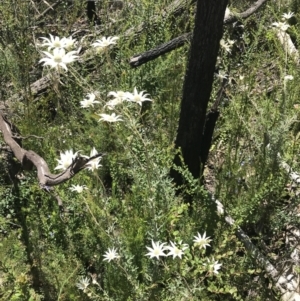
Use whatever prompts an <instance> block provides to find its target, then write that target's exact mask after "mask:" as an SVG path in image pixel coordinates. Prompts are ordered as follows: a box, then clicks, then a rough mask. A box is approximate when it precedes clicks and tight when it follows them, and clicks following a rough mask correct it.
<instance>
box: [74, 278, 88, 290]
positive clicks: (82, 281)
mask: <svg viewBox="0 0 300 301" xmlns="http://www.w3.org/2000/svg"><path fill="white" fill-rule="evenodd" d="M89 285H90V280H89V279H88V278H87V277H85V278H84V277H81V279H80V280H79V282H77V283H76V286H77V287H78V288H79V289H80V290H83V292H84V293H85V291H86V289H87V287H88V286H89Z"/></svg>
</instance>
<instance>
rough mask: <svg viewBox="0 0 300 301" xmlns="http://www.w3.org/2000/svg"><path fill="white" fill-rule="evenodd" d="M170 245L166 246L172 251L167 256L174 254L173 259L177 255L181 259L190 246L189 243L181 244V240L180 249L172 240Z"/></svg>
mask: <svg viewBox="0 0 300 301" xmlns="http://www.w3.org/2000/svg"><path fill="white" fill-rule="evenodd" d="M170 244H171V245H170V246H166V247H165V249H166V250H169V251H170V252H169V253H168V254H167V256H173V259H175V258H176V257H179V258H180V259H181V256H182V255H183V254H184V252H183V251H184V250H186V249H187V248H188V245H187V244H183V245H181V242H180V243H179V247H180V249H179V248H178V247H177V246H176V245H175V243H173V242H172V241H170Z"/></svg>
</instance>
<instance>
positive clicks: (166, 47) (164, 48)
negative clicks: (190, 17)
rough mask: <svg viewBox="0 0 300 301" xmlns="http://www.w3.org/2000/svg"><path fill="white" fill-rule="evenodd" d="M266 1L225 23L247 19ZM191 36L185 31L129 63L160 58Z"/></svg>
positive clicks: (228, 19) (137, 56)
mask: <svg viewBox="0 0 300 301" xmlns="http://www.w3.org/2000/svg"><path fill="white" fill-rule="evenodd" d="M266 1H268V0H259V1H257V2H256V3H255V4H254V5H253V6H251V7H250V8H249V9H247V10H246V11H244V12H243V13H239V14H235V15H232V14H229V16H228V17H227V18H225V19H224V24H225V25H226V24H230V23H233V22H235V21H237V20H238V19H245V18H247V17H249V16H250V15H252V14H253V13H255V12H256V11H257V10H258V9H259V8H260V7H261V6H262V5H263V4H264V3H265V2H266ZM191 38H192V33H191V32H189V33H185V34H183V35H182V36H179V37H177V38H175V39H173V40H171V41H169V42H166V43H164V44H161V45H159V46H157V47H155V48H153V49H151V50H148V51H146V52H143V53H139V54H136V55H134V56H133V57H131V58H130V60H129V65H130V66H131V67H138V66H141V65H143V64H145V63H147V62H149V61H152V60H154V59H156V58H158V57H159V56H161V55H163V54H165V53H168V52H170V51H172V50H174V49H177V48H179V47H181V46H183V45H184V44H185V43H187V42H190V40H191Z"/></svg>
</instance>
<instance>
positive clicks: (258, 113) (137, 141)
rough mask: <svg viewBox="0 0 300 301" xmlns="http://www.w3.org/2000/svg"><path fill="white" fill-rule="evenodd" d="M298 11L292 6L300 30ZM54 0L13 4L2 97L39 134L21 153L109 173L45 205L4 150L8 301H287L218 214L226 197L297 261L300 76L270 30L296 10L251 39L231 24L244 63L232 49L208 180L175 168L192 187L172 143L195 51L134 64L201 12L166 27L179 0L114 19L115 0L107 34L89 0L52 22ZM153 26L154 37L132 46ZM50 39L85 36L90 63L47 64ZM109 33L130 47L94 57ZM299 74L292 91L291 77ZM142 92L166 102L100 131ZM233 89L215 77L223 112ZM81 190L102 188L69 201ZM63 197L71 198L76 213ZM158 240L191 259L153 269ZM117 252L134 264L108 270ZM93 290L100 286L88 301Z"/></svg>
mask: <svg viewBox="0 0 300 301" xmlns="http://www.w3.org/2000/svg"><path fill="white" fill-rule="evenodd" d="M244 2H247V1H232V3H231V5H232V6H234V7H235V8H236V9H237V10H243V9H245V8H246V7H247V5H248V4H247V3H244ZM296 2H297V1H292V4H291V7H293V9H294V12H295V13H296V18H298V15H299V11H298V9H297V7H298V6H297V3H296ZM55 3H56V2H55V1H47V2H46V1H23V0H14V1H1V3H0V19H1V21H0V24H1V26H2V25H3V26H2V27H1V35H0V53H1V55H0V79H1V96H2V99H3V100H6V101H7V104H8V105H9V107H10V110H11V112H10V116H9V119H10V120H12V121H13V123H14V124H16V125H17V126H18V128H19V130H20V133H21V135H22V136H23V137H26V139H25V138H24V139H23V141H22V143H23V147H24V148H25V149H28V150H33V151H35V152H36V153H38V154H39V155H40V156H42V157H43V158H44V159H45V160H46V162H47V163H48V164H49V167H50V169H51V170H52V171H53V170H54V168H55V166H56V165H57V161H56V160H57V158H58V157H59V154H60V152H64V151H66V150H69V149H71V148H72V149H73V150H74V151H77V150H80V153H81V154H89V153H90V150H91V148H92V147H95V148H96V149H97V150H98V151H99V152H103V153H104V154H105V155H104V156H103V159H102V161H101V164H102V167H101V168H100V169H98V170H95V171H94V172H90V171H88V170H84V171H82V172H81V173H79V174H77V175H76V176H75V177H73V178H72V179H71V180H70V181H68V182H66V183H64V184H61V185H59V186H58V187H56V191H55V193H54V192H53V191H52V192H51V191H50V193H49V194H47V193H46V192H44V191H43V190H41V188H40V187H39V185H38V183H37V177H36V172H35V171H26V172H25V171H22V170H18V172H17V173H16V174H17V176H18V177H19V178H20V180H19V182H18V184H16V183H13V182H12V178H11V177H10V176H9V170H11V168H12V166H11V165H9V164H11V162H14V161H13V159H12V158H11V157H12V155H11V154H9V153H8V154H7V152H5V151H3V152H2V151H1V160H0V170H1V177H0V184H1V185H0V186H1V187H0V299H1V300H17V301H19V300H20V301H22V300H32V301H33V300H35V301H38V300H50V301H51V300H60V301H64V300H66V301H67V300H114V301H118V300H120V301H121V300H122V301H123V300H128V301H129V300H164V301H168V300H175V301H177V300H178V301H179V300H228V301H229V300H272V298H273V299H274V298H276V297H274V294H276V293H275V292H274V291H273V290H272V289H270V287H271V286H270V284H269V283H267V280H266V277H265V272H264V270H263V268H261V267H258V266H257V265H256V263H255V261H254V260H253V259H252V258H251V257H250V256H249V255H248V254H247V252H246V250H245V248H244V246H243V244H242V243H241V242H240V241H239V240H238V238H237V237H236V235H235V229H234V227H233V228H230V227H229V226H228V225H227V224H225V221H223V219H222V218H221V217H220V216H219V215H218V214H217V208H216V205H215V203H214V202H213V200H214V197H215V198H218V199H219V200H220V201H221V202H222V203H223V204H224V205H225V208H226V210H228V212H229V213H230V215H232V216H233V217H234V218H235V220H236V222H237V224H238V225H240V226H241V227H242V228H243V229H245V231H246V232H247V233H248V234H249V235H250V236H251V239H252V241H253V242H254V244H256V245H257V246H258V247H262V249H263V250H265V253H266V255H267V256H268V257H269V258H270V260H271V261H272V262H274V264H276V263H277V262H276V260H277V258H278V257H279V258H280V259H281V260H282V261H284V260H286V258H287V257H288V254H289V253H290V252H291V251H292V250H290V249H289V247H288V246H286V245H285V240H284V238H283V235H284V231H285V229H287V228H291V227H297V226H298V225H299V217H298V216H297V215H295V214H291V212H295V211H296V210H299V197H298V191H297V187H295V185H294V183H292V181H291V179H290V177H289V174H288V173H287V172H286V170H284V169H283V168H282V162H283V161H284V162H287V163H288V164H289V165H290V166H291V167H292V169H293V170H294V171H299V170H300V164H299V162H298V160H297V150H298V148H299V133H298V132H299V120H298V119H299V103H298V99H297V97H298V95H299V87H298V85H297V81H298V77H299V76H298V70H297V67H296V66H295V63H294V61H293V60H292V58H290V57H289V56H288V55H287V52H286V51H285V50H284V49H282V45H281V44H280V43H279V42H278V40H277V38H276V35H275V33H274V31H272V29H271V27H270V26H271V24H272V22H276V21H279V20H280V18H281V17H280V16H281V14H282V13H283V12H287V11H288V7H285V6H281V7H280V8H279V7H277V6H276V4H274V5H273V4H272V3H270V4H269V7H268V9H264V10H263V9H262V10H260V11H259V12H257V14H256V15H255V16H252V17H250V18H249V19H246V20H245V21H243V23H242V25H243V26H244V29H243V30H244V35H243V37H236V36H235V35H236V32H235V30H236V29H235V28H234V27H233V26H231V25H229V26H228V27H226V28H225V32H224V39H225V40H226V39H235V44H234V45H233V46H232V51H231V53H228V52H226V51H224V49H221V50H220V59H219V64H218V70H222V71H225V72H226V73H229V74H228V76H229V85H228V86H227V87H226V97H225V98H224V99H223V100H222V103H221V105H220V111H221V117H220V119H219V122H218V124H217V128H216V130H215V137H214V141H213V145H212V148H211V153H210V158H209V161H208V164H207V166H206V168H205V172H204V178H203V179H201V181H199V179H193V177H192V176H191V173H190V172H189V171H188V170H187V168H185V167H180V168H178V169H177V170H178V171H179V172H180V173H181V174H182V176H183V178H184V180H185V183H184V185H183V187H180V190H179V189H178V187H174V184H173V182H172V179H171V178H170V176H169V171H170V169H171V168H172V167H173V158H174V155H175V153H176V152H177V151H178V150H175V149H174V146H173V145H172V142H173V141H174V138H175V135H176V129H177V123H178V117H179V109H180V100H181V91H182V84H183V79H184V71H185V63H186V58H187V53H188V49H189V45H188V44H187V45H186V46H184V47H182V48H180V49H177V50H175V51H173V52H171V53H169V54H166V55H164V56H162V57H159V58H157V59H156V60H154V61H152V62H149V63H147V64H145V65H143V66H141V67H139V68H137V69H133V68H131V67H130V66H129V65H128V59H129V58H130V57H132V56H133V55H134V54H137V53H142V52H144V51H146V50H149V49H151V48H153V47H155V46H157V45H159V44H161V43H163V42H165V41H168V40H170V39H172V38H174V37H176V36H178V35H180V34H182V33H184V32H185V31H187V30H190V29H189V27H190V26H191V24H192V23H193V13H194V7H193V6H191V7H190V8H187V9H186V11H185V12H184V13H183V14H182V15H181V16H178V17H176V19H174V18H171V17H170V18H166V17H161V15H162V13H163V12H164V9H165V7H167V5H168V4H170V3H171V1H163V0H160V1H156V2H155V3H154V2H151V1H147V0H144V1H130V3H129V2H128V1H124V8H123V9H122V10H120V11H113V10H110V8H109V7H110V1H100V3H98V2H97V5H98V6H97V13H98V15H99V17H100V19H101V20H102V23H101V24H100V25H98V26H96V27H93V26H92V25H91V24H89V23H88V21H87V18H86V16H85V1H79V0H77V1H75V0H74V1H72V2H71V3H70V1H61V2H60V3H59V4H57V6H55V8H53V9H49V5H54V4H55ZM269 8H271V9H269ZM43 12H44V15H43V16H42V17H41V16H40V14H42V13H43ZM155 16H157V17H155ZM270 20H271V21H270ZM152 22H154V25H153V24H152ZM141 23H143V24H144V25H145V28H144V30H141V32H140V33H139V34H135V35H134V34H131V35H128V30H133V31H134V29H135V28H137V27H138V26H139V25H140V24H141ZM298 32H299V25H298V23H297V22H296V23H295V24H294V25H291V27H290V28H289V29H288V33H290V34H291V36H292V38H293V41H294V42H295V43H296V44H298V45H299V43H298V41H299V34H298ZM50 33H51V34H53V35H55V36H60V37H62V36H66V37H68V36H70V35H71V34H72V35H73V37H74V38H76V39H77V40H78V41H80V46H81V47H82V52H80V56H81V59H82V61H80V62H75V63H74V64H72V65H70V67H69V70H68V72H67V73H65V74H58V73H55V72H52V71H53V70H51V71H49V69H47V68H44V69H43V68H42V65H41V64H39V63H38V61H39V60H40V58H41V57H42V55H43V54H42V53H41V51H42V48H41V47H40V46H39V45H38V44H39V43H40V40H39V38H40V37H48V35H49V34H50ZM102 35H103V36H113V35H117V36H119V37H120V39H119V40H118V43H117V45H116V46H115V47H113V48H111V49H109V50H108V51H104V52H103V53H101V54H98V55H96V54H95V53H93V52H92V51H91V46H90V45H91V43H93V42H94V41H95V40H96V39H99V38H100V37H101V36H102ZM43 50H44V49H43ZM89 51H90V52H89ZM229 70H230V72H229ZM50 74H51V78H50V88H48V89H46V91H43V93H41V94H40V95H35V93H34V91H31V90H30V88H29V87H30V84H31V83H32V82H34V81H36V80H38V79H39V78H41V77H42V76H46V75H47V76H48V75H50ZM286 75H293V76H294V80H293V81H286V80H284V77H285V76H286ZM134 87H136V88H137V89H138V91H142V90H143V91H146V92H147V93H149V94H150V98H151V99H153V101H152V102H151V103H150V102H148V103H146V102H145V103H143V106H142V107H140V106H139V105H137V104H134V103H126V104H122V105H120V106H118V107H116V110H115V112H116V114H117V115H122V118H123V122H119V123H112V124H110V123H104V122H98V120H99V116H98V115H97V114H98V113H103V112H106V113H107V112H108V111H107V110H106V111H104V108H103V107H104V105H105V104H106V102H107V101H108V99H109V98H108V96H107V94H108V92H110V91H120V90H122V91H131V92H132V91H133V89H134ZM219 87H220V81H219V80H218V79H216V81H215V83H214V87H213V92H212V100H213V99H214V96H215V95H216V94H217V91H218V89H219ZM91 92H95V94H96V95H97V100H98V101H100V104H96V105H95V107H90V108H86V109H83V108H81V107H80V101H82V100H83V98H84V97H85V96H86V94H87V93H91ZM21 96H22V97H21ZM108 113H109V112H108ZM30 135H34V136H30ZM1 146H4V142H3V141H1ZM279 154H280V155H279ZM183 166H184V165H183ZM16 168H18V166H16ZM202 181H204V182H205V186H204V187H203V186H202V185H201V183H202ZM77 184H79V185H86V186H87V188H88V189H86V190H83V192H82V193H76V192H74V191H71V190H70V189H69V188H70V186H71V185H77ZM56 195H59V197H60V198H61V199H62V201H63V205H64V211H63V212H62V211H60V209H59V208H58V205H57V197H56ZM186 196H189V198H190V199H189V200H192V201H191V202H187V200H186ZM204 232H206V234H207V236H209V237H211V239H212V241H211V242H210V246H209V247H207V248H206V249H204V248H202V249H201V248H199V247H197V246H196V245H195V244H194V242H193V240H194V236H196V235H197V233H200V234H202V235H203V233H204ZM152 240H153V241H155V242H158V241H159V242H168V243H169V242H170V241H172V242H175V243H177V244H179V243H180V242H181V241H182V243H183V244H188V245H189V248H188V249H186V250H185V252H184V255H183V256H182V259H180V258H175V259H173V258H172V257H171V256H168V257H164V258H162V259H161V258H160V259H159V260H157V259H156V258H152V259H150V258H149V257H148V256H145V255H146V254H147V252H148V250H147V248H146V247H151V242H152ZM109 248H115V249H116V250H117V253H118V255H120V258H117V259H115V260H112V261H110V262H107V261H103V259H104V257H103V255H104V254H105V252H107V250H108V249H109ZM166 252H167V251H166ZM208 259H209V260H211V262H214V261H218V262H219V263H220V264H222V266H221V269H220V270H219V271H218V272H219V273H214V272H213V269H212V267H211V266H210V265H209V263H208ZM85 278H87V279H88V281H89V285H88V287H87V288H86V289H79V287H78V284H79V283H80V282H81V281H82V279H85ZM76 284H77V286H76Z"/></svg>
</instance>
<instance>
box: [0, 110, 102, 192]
mask: <svg viewBox="0 0 300 301" xmlns="http://www.w3.org/2000/svg"><path fill="white" fill-rule="evenodd" d="M0 131H1V132H2V135H3V138H4V141H5V143H6V144H7V145H8V146H9V147H10V149H11V150H12V152H13V154H14V156H15V157H16V158H17V160H18V161H19V162H20V163H21V164H22V167H23V168H24V170H31V169H32V168H33V166H35V168H36V169H37V175H38V179H39V184H40V185H41V186H42V187H46V186H55V185H59V184H61V183H63V182H66V181H68V180H69V179H71V178H72V177H74V175H75V174H76V173H78V172H80V171H81V170H82V169H84V168H86V166H87V165H88V163H89V162H90V161H92V160H93V159H96V158H98V157H101V156H102V154H97V155H95V156H93V157H90V158H87V157H83V156H80V155H77V157H76V158H75V159H74V161H73V162H72V164H71V165H70V166H69V167H68V168H67V169H66V170H65V171H63V172H62V173H60V174H52V173H51V172H50V170H49V167H48V164H47V162H46V161H45V160H44V159H43V158H42V157H41V156H39V155H38V154H37V153H35V152H34V151H31V150H29V151H27V150H25V149H24V148H22V147H21V146H20V145H19V143H18V142H17V141H16V140H15V138H14V134H13V132H12V129H11V126H10V124H9V123H8V122H7V121H6V120H5V118H3V115H2V114H1V112H0ZM18 138H19V137H18Z"/></svg>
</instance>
